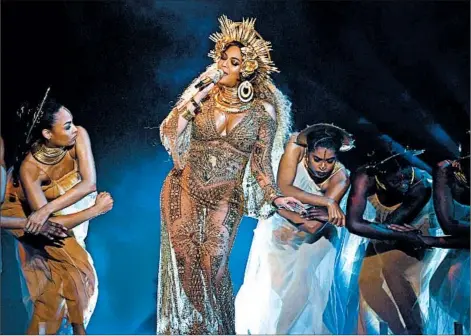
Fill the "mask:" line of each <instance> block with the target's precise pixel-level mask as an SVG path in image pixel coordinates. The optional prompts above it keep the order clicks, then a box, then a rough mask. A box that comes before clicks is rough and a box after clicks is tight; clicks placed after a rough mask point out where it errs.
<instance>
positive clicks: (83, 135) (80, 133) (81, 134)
mask: <svg viewBox="0 0 471 336" xmlns="http://www.w3.org/2000/svg"><path fill="white" fill-rule="evenodd" d="M77 138H87V139H88V132H87V130H86V129H85V128H84V127H82V126H77Z"/></svg>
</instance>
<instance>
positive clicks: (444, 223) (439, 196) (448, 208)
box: [433, 161, 470, 238]
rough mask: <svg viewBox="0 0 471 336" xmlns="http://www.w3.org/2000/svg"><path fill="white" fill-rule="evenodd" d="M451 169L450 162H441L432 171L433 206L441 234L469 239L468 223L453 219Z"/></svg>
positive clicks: (452, 177)
mask: <svg viewBox="0 0 471 336" xmlns="http://www.w3.org/2000/svg"><path fill="white" fill-rule="evenodd" d="M452 169H453V167H452V166H451V164H450V162H448V161H443V162H440V163H439V164H438V165H437V167H436V168H435V170H434V171H433V205H434V207H435V212H436V214H437V219H438V222H439V223H440V226H441V227H442V229H443V232H445V233H446V234H449V235H457V236H462V237H468V238H469V235H470V225H469V222H468V221H459V220H456V219H455V218H453V213H454V201H453V194H452V192H451V185H452V183H453V182H454V181H453V179H454V176H453V171H452Z"/></svg>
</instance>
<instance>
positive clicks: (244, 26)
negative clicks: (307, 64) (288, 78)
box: [208, 15, 279, 87]
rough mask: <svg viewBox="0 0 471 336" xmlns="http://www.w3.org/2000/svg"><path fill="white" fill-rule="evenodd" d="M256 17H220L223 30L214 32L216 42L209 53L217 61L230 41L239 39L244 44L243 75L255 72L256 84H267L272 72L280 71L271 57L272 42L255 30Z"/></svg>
mask: <svg viewBox="0 0 471 336" xmlns="http://www.w3.org/2000/svg"><path fill="white" fill-rule="evenodd" d="M255 21H256V19H243V20H242V22H233V21H232V20H229V19H228V18H227V16H225V15H223V16H221V17H220V18H219V23H220V27H221V32H217V33H214V34H212V35H211V36H210V37H209V38H210V40H211V41H213V42H215V43H216V46H215V48H214V50H211V51H210V53H209V54H208V56H209V57H211V58H212V59H213V60H214V61H215V62H217V61H219V59H220V58H221V54H222V52H223V51H224V49H225V47H226V45H227V44H228V43H231V42H234V41H237V42H239V43H241V44H243V45H244V47H243V48H241V52H242V58H243V62H242V71H241V73H242V77H244V78H248V77H250V76H251V75H252V74H255V75H254V77H253V81H254V82H255V84H259V85H262V86H267V87H269V85H270V84H271V79H270V74H271V73H272V72H279V70H278V69H277V68H276V67H275V65H274V63H273V61H272V60H271V57H270V51H271V50H272V48H271V43H270V42H268V41H265V40H264V39H263V38H262V37H261V36H260V34H259V33H257V31H256V30H255Z"/></svg>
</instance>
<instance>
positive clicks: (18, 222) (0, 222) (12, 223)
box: [0, 216, 26, 229]
mask: <svg viewBox="0 0 471 336" xmlns="http://www.w3.org/2000/svg"><path fill="white" fill-rule="evenodd" d="M25 225H26V218H20V217H5V216H0V227H1V228H2V229H24V228H25Z"/></svg>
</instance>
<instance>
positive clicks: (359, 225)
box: [346, 172, 419, 242]
mask: <svg viewBox="0 0 471 336" xmlns="http://www.w3.org/2000/svg"><path fill="white" fill-rule="evenodd" d="M352 180H353V183H352V188H351V189H350V194H349V196H348V201H347V223H346V227H347V229H348V231H350V232H351V233H354V234H357V235H359V236H362V237H367V238H373V239H380V240H402V241H410V242H419V238H418V236H417V234H415V233H412V232H400V231H394V230H391V229H389V228H388V224H381V223H375V222H369V221H367V220H365V219H363V213H364V212H365V209H366V204H367V197H368V196H369V193H370V192H371V191H372V190H373V188H374V178H373V177H372V176H368V175H367V174H366V173H365V172H358V173H356V174H355V176H354V177H353V179H352Z"/></svg>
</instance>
